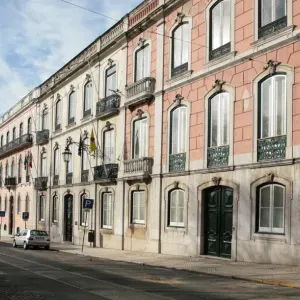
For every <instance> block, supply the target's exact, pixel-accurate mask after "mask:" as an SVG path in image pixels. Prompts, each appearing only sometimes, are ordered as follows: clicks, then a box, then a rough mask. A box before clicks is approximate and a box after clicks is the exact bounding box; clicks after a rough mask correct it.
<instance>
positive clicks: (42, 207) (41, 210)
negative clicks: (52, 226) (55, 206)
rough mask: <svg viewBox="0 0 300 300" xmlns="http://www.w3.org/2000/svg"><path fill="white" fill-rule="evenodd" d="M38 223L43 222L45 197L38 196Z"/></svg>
mask: <svg viewBox="0 0 300 300" xmlns="http://www.w3.org/2000/svg"><path fill="white" fill-rule="evenodd" d="M40 221H45V196H40Z"/></svg>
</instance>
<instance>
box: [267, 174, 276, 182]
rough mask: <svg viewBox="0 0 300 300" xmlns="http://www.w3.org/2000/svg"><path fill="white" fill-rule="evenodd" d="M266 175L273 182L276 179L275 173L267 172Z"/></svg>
mask: <svg viewBox="0 0 300 300" xmlns="http://www.w3.org/2000/svg"><path fill="white" fill-rule="evenodd" d="M266 176H267V180H268V182H273V181H274V178H275V174H274V173H267V174H266Z"/></svg>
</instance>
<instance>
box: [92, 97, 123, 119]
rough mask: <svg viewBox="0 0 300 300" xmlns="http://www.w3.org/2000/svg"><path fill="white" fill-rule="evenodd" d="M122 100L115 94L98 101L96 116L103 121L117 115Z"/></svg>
mask: <svg viewBox="0 0 300 300" xmlns="http://www.w3.org/2000/svg"><path fill="white" fill-rule="evenodd" d="M120 98H121V97H120V96H119V95H117V94H113V95H110V96H108V97H106V98H104V99H101V100H100V101H98V102H97V104H96V116H97V117H99V118H100V120H102V119H104V118H106V117H109V116H112V115H114V114H117V113H118V112H119V107H120Z"/></svg>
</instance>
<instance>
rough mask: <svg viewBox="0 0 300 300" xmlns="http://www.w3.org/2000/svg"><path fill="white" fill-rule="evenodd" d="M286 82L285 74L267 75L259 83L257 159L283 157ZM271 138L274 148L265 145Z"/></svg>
mask: <svg viewBox="0 0 300 300" xmlns="http://www.w3.org/2000/svg"><path fill="white" fill-rule="evenodd" d="M286 84H287V83H286V75H285V74H276V75H274V76H268V77H267V78H266V79H264V80H262V81H261V82H260V83H259V105H258V123H259V124H258V160H269V159H281V158H285V148H286V126H287V121H286V115H287V109H286V107H287V100H286ZM271 138H272V141H273V142H272V143H273V144H276V149H275V148H274V149H270V147H267V145H266V143H270V141H271ZM268 149H269V151H268Z"/></svg>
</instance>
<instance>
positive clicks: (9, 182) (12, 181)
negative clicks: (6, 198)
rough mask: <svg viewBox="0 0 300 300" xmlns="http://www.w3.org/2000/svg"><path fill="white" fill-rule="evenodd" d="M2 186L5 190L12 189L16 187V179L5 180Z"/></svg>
mask: <svg viewBox="0 0 300 300" xmlns="http://www.w3.org/2000/svg"><path fill="white" fill-rule="evenodd" d="M4 185H5V186H6V187H7V188H13V187H15V186H16V185H17V179H16V177H8V178H5V181H4Z"/></svg>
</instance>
